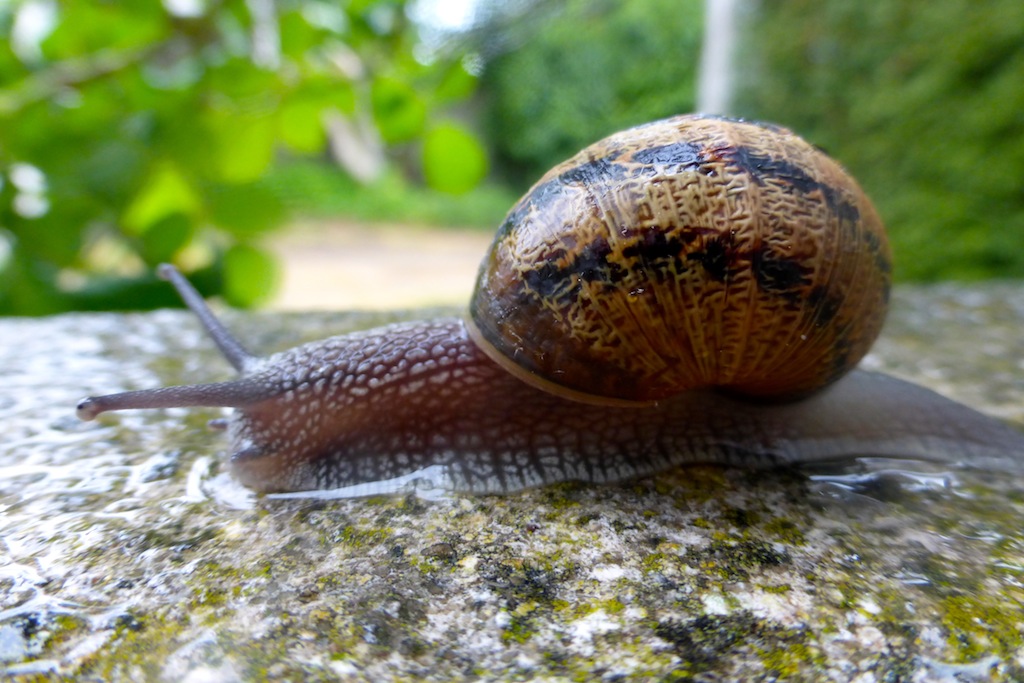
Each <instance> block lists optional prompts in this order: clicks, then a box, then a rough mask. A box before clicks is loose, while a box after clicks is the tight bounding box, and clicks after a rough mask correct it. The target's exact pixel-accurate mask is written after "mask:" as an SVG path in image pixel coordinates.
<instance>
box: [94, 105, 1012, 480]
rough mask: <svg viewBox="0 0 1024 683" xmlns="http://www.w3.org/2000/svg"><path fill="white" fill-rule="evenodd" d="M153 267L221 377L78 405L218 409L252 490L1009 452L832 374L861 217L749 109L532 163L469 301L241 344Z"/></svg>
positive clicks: (860, 310)
mask: <svg viewBox="0 0 1024 683" xmlns="http://www.w3.org/2000/svg"><path fill="white" fill-rule="evenodd" d="M159 272H160V274H161V276H162V277H164V278H166V279H169V280H170V281H171V282H172V284H173V285H174V286H175V287H176V288H177V290H178V292H179V293H180V294H181V296H182V297H183V299H184V300H185V302H186V303H187V304H188V306H189V307H190V308H191V309H192V310H193V311H194V312H196V314H197V315H198V316H199V318H200V320H201V321H202V323H203V324H204V326H205V327H206V329H207V331H208V332H209V333H210V334H211V336H212V338H213V339H214V341H215V342H216V343H217V344H218V346H219V347H220V349H221V351H222V352H223V353H224V355H225V356H226V357H227V359H228V360H229V361H230V362H231V363H232V364H233V365H234V366H235V368H236V369H238V370H239V371H240V373H241V377H240V378H239V379H237V380H234V381H229V382H223V383H218V384H205V385H191V386H181V387H167V388H161V389H151V390H142V391H135V392H126V393H121V394H112V395H109V396H100V397H93V398H88V399H85V400H84V401H82V402H81V403H80V404H79V406H78V414H79V416H80V417H82V418H83V419H92V418H94V417H96V416H97V415H98V414H100V413H102V412H105V411H109V410H121V409H125V408H161V407H175V406H191V405H196V406H199V405H201V406H227V407H232V408H235V410H234V412H233V413H232V416H231V418H230V419H229V421H228V433H229V438H230V440H231V442H232V449H233V455H232V457H231V468H232V470H233V471H234V473H235V474H236V476H237V477H238V478H239V479H240V480H241V481H242V482H243V483H244V484H246V485H248V486H251V487H252V488H255V489H257V490H261V491H302V490H313V489H333V488H340V487H346V486H350V485H355V484H360V483H363V482H374V481H381V480H390V479H394V478H396V477H401V476H404V475H407V474H409V473H413V472H417V471H421V470H425V469H427V468H435V469H438V468H439V469H440V470H441V471H442V472H443V474H442V476H441V477H440V480H441V481H442V482H443V485H445V486H447V487H448V488H451V489H456V490H467V491H476V492H499V491H511V490H516V489H519V488H523V487H527V486H533V485H538V484H543V483H550V482H555V481H564V480H570V479H578V480H584V481H601V482H604V481H616V480H620V479H624V478H628V477H633V476H638V475H642V474H646V473H650V472H654V471H657V470H658V469H661V468H664V467H667V466H670V465H673V464H679V463H685V462H706V463H726V464H742V465H747V466H751V465H753V466H778V465H786V464H795V463H804V462H816V461H825V460H833V459H842V458H853V457H858V456H868V455H890V456H897V457H914V458H923V459H935V460H940V461H944V462H966V463H968V464H971V465H973V466H978V467H986V468H998V469H1013V468H1019V467H1020V465H1019V464H1018V458H1020V456H1022V455H1024V435H1021V434H1020V433H1018V432H1016V431H1015V430H1013V429H1011V428H1010V427H1008V426H1006V425H1004V424H1002V423H1000V422H998V421H996V420H994V419H992V418H989V417H987V416H984V415H982V414H980V413H977V412H976V411H973V410H971V409H970V408H967V407H965V406H962V405H960V404H957V403H955V402H953V401H949V400H948V399H945V398H942V397H941V396H939V395H937V394H935V393H933V392H930V391H928V390H926V389H923V388H920V387H917V386H914V385H912V384H910V383H907V382H903V381H901V380H897V379H895V378H891V377H887V376H884V375H880V374H877V373H868V372H864V371H859V370H853V371H852V372H851V369H852V368H853V367H854V366H855V365H856V363H857V362H858V361H859V360H860V358H861V357H862V356H863V355H864V354H865V353H866V352H867V350H868V348H869V347H870V345H871V343H872V342H873V341H874V339H875V337H876V336H877V334H878V332H879V330H880V328H881V325H882V321H883V319H884V316H885V310H886V304H887V300H888V292H889V283H890V280H889V272H890V256H889V251H888V246H887V242H886V239H885V234H884V230H883V228H882V224H881V221H880V220H879V219H878V216H877V213H876V212H875V210H874V209H873V207H872V206H871V204H870V202H869V201H868V199H867V198H866V197H865V196H864V194H863V192H862V191H861V190H860V188H859V187H858V186H857V185H856V183H855V182H854V181H853V180H852V179H851V178H849V176H847V175H846V174H845V172H844V171H843V170H842V169H841V168H840V167H839V166H838V165H837V164H836V163H835V162H833V161H832V160H831V159H829V158H828V157H827V156H826V155H824V154H823V153H822V152H820V151H818V150H817V149H815V148H813V147H812V146H810V145H808V144H807V143H806V142H804V141H803V140H801V139H800V138H798V137H797V136H795V135H794V134H792V133H790V132H789V131H787V130H785V129H781V128H777V127H774V126H766V125H763V124H752V123H747V122H739V121H731V120H724V119H718V118H706V117H698V116H683V117H675V118H672V119H667V120H665V121H660V122H655V123H652V124H647V125H645V126H640V127H638V128H634V129H630V130H628V131H623V132H622V133H618V134H616V135H613V136H611V137H609V138H607V139H606V140H603V141H601V142H599V143H596V144H595V145H592V146H591V147H588V148H587V149H585V150H583V151H582V152H581V153H580V154H579V155H577V156H576V157H573V158H572V159H570V160H569V161H567V162H565V163H564V164H561V165H559V166H558V167H556V168H554V169H552V171H550V172H549V173H548V174H546V175H545V176H544V177H543V178H542V179H541V180H540V181H539V182H538V183H537V184H536V185H535V186H534V187H533V188H532V189H531V190H530V191H529V192H528V193H527V195H525V196H524V198H523V199H522V200H521V201H520V202H519V203H518V204H517V205H516V206H515V207H514V208H513V209H512V211H511V212H510V213H509V216H508V218H507V219H506V221H505V222H504V223H503V225H502V226H501V228H500V229H499V230H498V234H497V236H496V238H495V242H494V244H493V245H492V247H491V249H490V250H489V252H488V254H487V255H486V256H485V257H484V260H483V263H482V266H481V271H480V275H479V278H478V284H477V289H476V292H475V294H474V296H473V300H472V302H471V304H470V317H469V318H468V319H461V318H445V319H437V320H429V321H421V322H415V323H405V324H399V325H391V326H387V327H383V328H379V329H375V330H369V331H365V332H359V333H355V334H351V335H345V336H339V337H332V338H329V339H326V340H323V341H320V342H314V343H310V344H306V345H303V346H299V347H296V348H294V349H291V350H288V351H284V352H282V353H279V354H276V355H273V356H270V357H268V358H258V357H255V356H252V355H251V354H249V353H248V352H247V351H246V350H245V349H244V347H243V346H242V345H241V344H240V343H239V342H237V341H236V340H235V339H234V338H233V337H232V336H231V335H230V333H228V331H227V330H226V329H225V328H224V327H223V326H222V325H221V324H220V323H219V322H218V321H217V320H216V319H215V318H214V316H213V315H212V313H211V312H210V311H209V309H208V308H207V307H206V305H205V302H203V300H202V299H201V297H200V296H199V294H198V293H197V292H196V291H195V290H194V289H193V288H192V287H191V285H190V284H189V283H188V282H187V281H186V280H185V278H184V277H182V276H181V275H180V274H179V273H178V272H177V271H176V270H174V269H173V268H172V267H170V266H163V267H161V269H160V271H159Z"/></svg>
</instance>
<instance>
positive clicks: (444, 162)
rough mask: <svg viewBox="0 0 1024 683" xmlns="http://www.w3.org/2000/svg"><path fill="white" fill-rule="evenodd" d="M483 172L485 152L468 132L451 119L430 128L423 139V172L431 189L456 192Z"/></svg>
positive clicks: (479, 177) (483, 173)
mask: <svg viewBox="0 0 1024 683" xmlns="http://www.w3.org/2000/svg"><path fill="white" fill-rule="evenodd" d="M485 175H487V152H486V151H484V147H483V145H482V144H480V141H479V140H477V139H476V136H474V135H473V134H472V133H470V132H469V131H467V130H466V129H465V128H462V127H460V126H458V125H456V124H454V123H446V124H442V125H439V126H436V127H435V128H432V129H431V130H430V131H429V132H428V133H427V136H426V140H425V141H424V143H423V176H424V177H425V178H426V180H427V183H428V184H429V185H430V186H431V187H433V188H434V189H437V190H441V191H443V192H450V193H453V194H458V193H462V192H467V191H468V190H471V189H472V188H473V187H474V186H476V184H477V183H479V182H480V181H481V180H483V178H484V176H485Z"/></svg>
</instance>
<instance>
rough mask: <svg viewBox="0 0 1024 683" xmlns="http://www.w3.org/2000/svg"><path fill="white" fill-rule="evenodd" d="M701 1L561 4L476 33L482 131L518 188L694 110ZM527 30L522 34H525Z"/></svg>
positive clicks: (545, 6)
mask: <svg viewBox="0 0 1024 683" xmlns="http://www.w3.org/2000/svg"><path fill="white" fill-rule="evenodd" d="M702 7H703V5H702V3H701V2H700V1H698V0H640V1H639V2H615V1H612V0H596V1H595V0H566V1H565V2H547V3H539V4H538V5H536V6H535V7H534V8H533V10H532V11H531V13H530V14H529V15H527V16H523V17H521V18H520V19H519V21H517V22H515V23H513V24H512V25H511V26H504V25H498V26H494V27H491V28H490V29H489V30H484V31H482V32H481V34H480V36H478V41H479V42H480V45H479V49H481V50H484V51H486V50H487V46H488V45H494V44H497V45H500V46H504V47H506V48H511V49H505V51H503V52H499V53H498V54H495V55H494V56H493V57H491V58H490V59H488V60H486V65H485V68H484V71H483V74H482V75H481V82H482V86H483V91H484V95H485V96H486V97H485V99H486V102H487V107H486V115H485V116H484V118H483V121H482V125H483V127H484V130H485V131H486V133H487V137H488V140H489V141H490V143H491V145H492V146H493V149H494V153H495V158H496V160H497V163H498V167H499V168H501V169H502V170H503V171H504V172H505V173H506V177H507V178H509V179H511V180H512V181H513V182H515V183H516V184H518V185H528V184H530V183H532V182H533V181H534V180H536V179H537V178H538V177H540V176H541V175H542V174H543V173H544V172H546V171H547V169H549V168H551V167H552V166H554V165H555V164H557V163H558V162H561V161H563V160H565V159H566V158H568V157H570V156H572V155H573V154H575V153H576V152H578V151H579V150H581V149H583V148H584V147H586V146H587V145H589V144H591V143H592V142H595V141H597V140H599V139H601V138H603V137H605V136H606V135H609V134H611V133H614V132H615V131H618V130H622V129H624V128H628V127H630V126H635V125H637V124H640V123H645V122H647V121H653V120H656V119H660V118H665V117H667V116H672V115H674V114H679V113H685V112H689V111H693V109H694V106H695V96H696V95H695V93H696V81H697V67H698V60H697V56H698V55H699V53H700V43H701V34H702V32H703V23H702V22H703V9H702ZM526 33H528V36H529V37H528V38H527V37H526V36H524V35H523V34H526Z"/></svg>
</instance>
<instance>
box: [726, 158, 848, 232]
mask: <svg viewBox="0 0 1024 683" xmlns="http://www.w3.org/2000/svg"><path fill="white" fill-rule="evenodd" d="M720 154H721V155H722V156H723V157H724V158H726V159H728V160H729V161H731V162H732V163H734V164H736V165H737V166H738V167H739V168H740V169H741V170H742V171H744V172H746V173H748V174H750V177H751V178H753V179H754V182H756V183H757V184H758V185H761V186H763V185H764V184H765V182H766V180H768V179H771V180H776V181H781V182H783V183H785V184H786V185H788V186H789V187H791V188H793V189H794V190H796V191H797V192H799V193H801V194H804V195H807V194H811V193H813V192H816V191H820V192H821V195H822V197H824V199H825V203H826V204H827V205H828V207H829V208H830V209H831V210H832V211H833V212H834V213H835V214H836V215H837V216H838V217H839V219H840V221H842V222H843V223H845V224H847V225H853V224H856V222H857V221H858V220H860V210H858V209H857V207H856V206H855V205H854V204H851V203H850V202H849V201H847V200H846V199H845V198H844V197H843V196H842V193H841V192H840V190H839V189H837V188H835V187H832V186H831V185H829V184H827V183H823V182H821V181H820V180H818V179H817V178H815V177H813V176H812V175H810V174H809V173H807V171H806V170H804V169H803V168H802V167H800V166H798V165H797V164H794V163H793V162H791V161H788V160H786V159H777V158H774V157H770V156H768V155H766V154H761V153H759V152H757V151H755V150H753V149H751V148H749V147H730V148H728V149H724V150H721V151H720Z"/></svg>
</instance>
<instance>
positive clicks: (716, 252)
mask: <svg viewBox="0 0 1024 683" xmlns="http://www.w3.org/2000/svg"><path fill="white" fill-rule="evenodd" d="M686 258H687V259H689V260H690V261H696V262H697V263H699V264H700V265H701V266H703V267H704V272H706V273H707V274H708V277H710V278H711V279H712V280H714V281H715V282H725V280H726V278H727V277H728V275H729V267H730V262H731V261H732V260H733V259H734V258H735V254H734V253H733V250H732V249H730V248H729V247H728V246H727V245H726V244H725V241H724V240H723V239H721V238H716V239H712V240H708V243H707V245H706V246H705V247H704V251H697V252H693V253H692V254H687V256H686Z"/></svg>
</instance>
